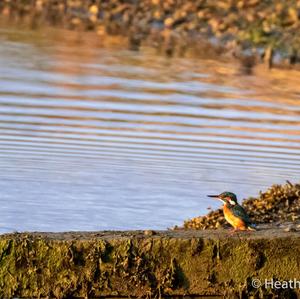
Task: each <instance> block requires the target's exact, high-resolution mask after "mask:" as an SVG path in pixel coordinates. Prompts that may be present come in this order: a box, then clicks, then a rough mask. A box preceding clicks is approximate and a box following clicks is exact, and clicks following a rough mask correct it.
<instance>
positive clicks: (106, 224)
mask: <svg viewBox="0 0 300 299" xmlns="http://www.w3.org/2000/svg"><path fill="white" fill-rule="evenodd" d="M299 141H300V76H299V73H296V72H295V71H290V72H285V71H271V72H266V71H260V72H258V71H256V70H255V71H254V73H253V75H243V73H242V72H241V70H240V67H239V66H238V65H232V64H229V63H225V62H217V61H213V60H208V59H206V60H204V59H193V58H167V57H163V56H160V55H157V54H155V51H154V50H151V49H142V50H141V51H140V52H134V51H129V50H126V48H125V47H118V46H116V45H114V43H113V41H112V42H111V43H110V44H109V45H107V44H106V45H105V46H103V44H102V42H101V39H100V38H99V37H98V36H97V35H94V34H85V35H84V36H83V34H78V33H74V32H73V33H72V32H68V31H63V30H49V29H44V30H40V31H29V30H25V29H14V28H2V29H0V166H1V172H0V200H1V208H0V232H5V231H10V230H12V229H17V230H20V231H24V230H38V231H66V230H103V229H143V228H153V229H165V228H167V227H171V226H173V225H175V224H181V223H182V222H183V220H184V219H187V218H191V217H195V216H198V215H200V214H205V213H206V212H207V207H209V206H211V207H213V208H216V207H218V206H219V203H218V202H215V201H212V200H211V199H209V198H207V197H206V194H209V193H218V192H221V191H224V190H230V191H233V192H235V193H237V194H238V196H239V197H240V198H244V197H248V196H250V195H256V194H257V193H258V191H259V190H261V189H265V188H266V187H268V186H270V185H272V184H273V183H284V182H285V180H286V179H289V180H291V181H292V182H295V181H298V180H299V177H300V156H299V149H300V144H299Z"/></svg>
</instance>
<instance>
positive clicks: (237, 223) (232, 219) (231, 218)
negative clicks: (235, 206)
mask: <svg viewBox="0 0 300 299" xmlns="http://www.w3.org/2000/svg"><path fill="white" fill-rule="evenodd" d="M223 213H224V217H225V219H226V221H227V222H229V223H230V224H231V225H232V226H233V227H234V228H236V229H240V230H246V229H247V225H246V224H245V222H244V221H243V219H241V218H239V217H237V216H235V215H234V214H233V212H232V211H231V210H230V209H229V208H228V207H227V206H226V205H224V206H223Z"/></svg>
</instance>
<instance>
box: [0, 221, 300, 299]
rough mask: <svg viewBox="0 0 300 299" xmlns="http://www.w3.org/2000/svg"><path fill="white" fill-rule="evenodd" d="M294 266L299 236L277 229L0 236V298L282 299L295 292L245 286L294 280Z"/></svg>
mask: <svg viewBox="0 0 300 299" xmlns="http://www.w3.org/2000/svg"><path fill="white" fill-rule="evenodd" d="M299 265H300V233H299V232H297V231H289V232H287V231H285V230H283V229H279V228H270V227H263V228H262V229H261V230H260V231H258V232H254V233H248V232H245V233H242V232H241V233H237V234H235V235H230V233H229V231H227V230H222V229H220V230H214V231H210V230H207V231H193V230H189V231H184V230H182V231H159V232H152V231H145V232H143V231H128V232H113V231H112V232H74V233H73V232H70V233H15V234H7V235H3V236H1V237H0V297H1V298H12V297H27V298H32V297H47V296H48V297H51V298H53V297H55V298H65V297H84V298H87V297H89V298H92V297H94V298H95V297H101V296H116V297H128V296H131V297H140V296H142V297H146V296H154V297H155V296H156V297H161V296H181V295H199V296H201V295H225V296H229V295H230V296H231V297H232V298H234V296H237V295H238V296H244V297H245V296H246V297H248V296H250V295H254V296H255V297H257V298H259V297H260V296H263V295H262V294H271V293H272V294H274V293H277V294H278V293H280V294H282V292H285V295H284V296H285V298H289V297H287V294H289V296H290V295H295V296H296V294H297V291H296V290H291V289H287V290H286V289H280V290H277V291H276V290H272V289H265V288H259V289H255V288H253V287H252V286H251V280H252V278H257V279H260V280H261V281H264V279H272V278H274V279H275V280H281V281H282V280H290V279H294V278H296V279H298V280H300V268H299ZM298 291H299V289H298ZM298 294H299V293H298ZM244 297H242V298H244Z"/></svg>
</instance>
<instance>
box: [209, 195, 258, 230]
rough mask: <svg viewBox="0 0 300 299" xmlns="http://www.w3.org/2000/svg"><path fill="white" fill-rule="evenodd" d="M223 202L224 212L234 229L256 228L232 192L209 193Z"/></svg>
mask: <svg viewBox="0 0 300 299" xmlns="http://www.w3.org/2000/svg"><path fill="white" fill-rule="evenodd" d="M208 197H213V198H217V199H219V200H221V201H222V202H223V204H224V205H223V213H224V217H225V219H226V221H227V222H229V223H230V224H231V225H232V226H233V228H234V231H236V230H256V229H255V227H254V224H253V223H252V222H251V220H250V218H249V216H248V214H247V213H246V211H245V210H244V208H243V207H242V206H241V205H239V204H238V202H237V198H236V195H235V194H234V193H232V192H227V191H226V192H223V193H221V194H219V195H208Z"/></svg>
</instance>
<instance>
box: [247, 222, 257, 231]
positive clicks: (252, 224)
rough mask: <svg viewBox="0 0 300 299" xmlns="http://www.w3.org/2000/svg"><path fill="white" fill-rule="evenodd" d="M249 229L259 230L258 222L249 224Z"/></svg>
mask: <svg viewBox="0 0 300 299" xmlns="http://www.w3.org/2000/svg"><path fill="white" fill-rule="evenodd" d="M247 229H248V230H252V231H257V228H256V224H254V223H250V224H249V225H248V226H247Z"/></svg>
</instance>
